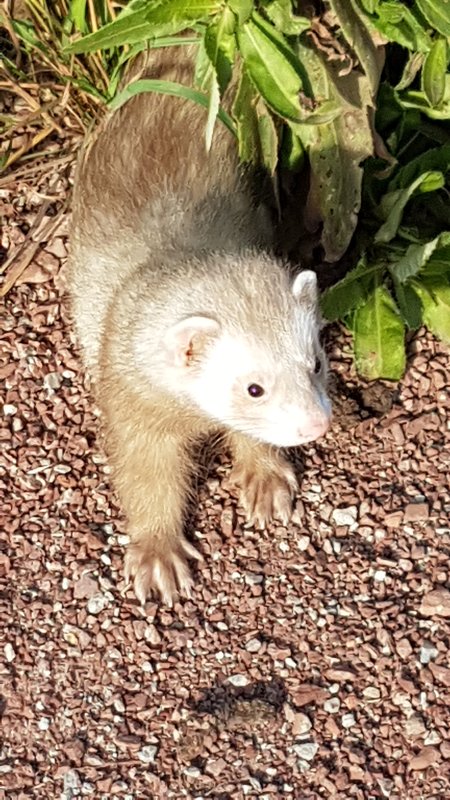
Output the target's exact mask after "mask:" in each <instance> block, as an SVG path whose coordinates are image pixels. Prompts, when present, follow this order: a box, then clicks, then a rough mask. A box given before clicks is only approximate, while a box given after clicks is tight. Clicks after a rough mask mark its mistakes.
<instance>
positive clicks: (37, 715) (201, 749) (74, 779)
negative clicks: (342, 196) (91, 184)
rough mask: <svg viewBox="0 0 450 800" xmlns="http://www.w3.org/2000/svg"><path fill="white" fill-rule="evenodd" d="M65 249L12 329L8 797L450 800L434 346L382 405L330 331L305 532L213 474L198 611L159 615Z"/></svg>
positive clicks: (6, 489)
mask: <svg viewBox="0 0 450 800" xmlns="http://www.w3.org/2000/svg"><path fill="white" fill-rule="evenodd" d="M4 194H5V193H4V192H3V195H4ZM5 202H8V203H10V204H11V208H13V206H14V202H15V201H13V199H12V198H8V197H7V198H6V201H5ZM16 211H17V208H16ZM20 213H21V214H22V217H20V215H19V217H20V218H19V217H18V216H17V213H15V212H14V213H13V212H12V211H11V216H10V227H9V228H8V231H7V233H6V234H5V235H4V241H3V246H4V248H5V250H6V252H7V253H8V250H9V249H10V248H11V247H13V246H15V242H16V241H17V240H18V239H19V240H20V235H23V233H21V227H20V225H21V221H22V222H23V219H24V218H26V217H24V216H23V214H24V213H25V212H22V211H21V212H20ZM29 213H31V212H29ZM57 237H58V238H56V239H55V240H53V241H52V242H50V243H49V244H48V246H47V248H46V249H44V250H42V251H41V253H40V256H39V259H40V263H41V272H40V273H39V271H37V270H36V268H35V266H34V267H33V266H32V267H31V268H30V270H31V271H29V272H28V277H27V273H25V276H24V277H25V279H28V280H32V281H43V282H42V283H33V284H27V283H24V284H22V285H20V286H18V287H16V288H14V289H13V290H12V291H11V293H10V294H9V296H8V298H7V300H6V304H5V312H6V313H5V317H4V321H3V322H2V330H3V348H2V357H3V361H2V362H1V366H0V376H1V379H2V380H1V385H2V392H1V394H2V397H1V409H2V429H1V438H2V445H3V446H2V453H1V470H0V476H1V492H2V512H1V513H2V516H3V520H2V521H3V525H2V526H1V530H0V584H1V586H0V615H1V620H2V627H1V632H0V716H2V732H3V743H2V745H1V749H0V798H8V800H16V799H17V800H22V798H30V797H31V798H38V799H39V800H47V799H49V798H62V800H71V798H74V797H78V796H80V797H84V796H86V797H92V798H96V799H97V798H98V799H99V800H103V799H104V800H107V798H110V797H119V798H122V799H123V800H138V798H175V799H176V800H180V798H198V800H200V798H215V799H216V800H228V799H229V800H238V798H262V800H269V798H270V800H273V798H282V797H286V798H297V799H298V800H309V798H329V797H330V798H342V800H347V798H396V799H397V798H398V800H407V799H408V798H411V800H413V798H414V799H415V798H419V797H422V798H432V797H433V798H444V797H448V796H449V793H450V780H449V778H448V775H449V774H450V769H449V761H450V723H449V713H448V707H449V689H450V660H449V644H450V619H449V617H450V576H449V559H448V555H449V548H450V527H449V509H450V492H449V479H448V474H449V468H450V463H449V449H448V444H449V437H448V422H449V417H450V411H449V397H448V386H449V385H450V370H449V360H448V354H447V353H446V352H445V351H444V349H443V347H442V346H441V345H440V344H439V343H438V342H436V341H435V340H433V339H432V338H431V337H430V336H428V335H426V334H425V333H424V332H423V331H422V332H420V333H419V335H418V336H417V337H416V338H415V339H414V340H413V341H412V342H411V343H410V346H409V350H410V360H409V369H408V373H407V375H406V377H405V379H404V380H403V381H402V383H401V384H400V385H399V387H398V389H397V390H396V391H395V392H394V391H393V389H392V388H391V387H390V388H389V389H387V388H386V387H385V386H384V385H383V386H381V385H380V386H379V385H376V386H369V387H367V386H364V385H362V384H361V382H360V381H358V380H357V379H356V378H355V376H354V374H353V371H352V368H351V360H350V356H349V345H348V340H346V339H345V337H344V336H343V335H342V334H338V333H336V332H335V331H334V332H333V331H332V332H331V334H330V354H331V360H332V366H333V370H334V374H335V378H334V381H335V384H336V387H337V388H336V390H335V393H336V396H337V399H336V408H337V412H336V415H337V419H336V423H335V425H334V428H333V430H332V431H331V432H330V434H329V435H328V436H327V437H326V439H324V440H322V441H320V442H318V443H316V445H315V446H311V447H305V448H303V450H302V454H301V456H300V457H299V459H298V461H299V466H300V465H301V468H302V472H303V479H302V493H301V497H300V499H299V500H298V502H297V507H296V512H295V514H294V519H293V522H292V524H291V525H290V526H289V527H288V528H287V529H286V528H283V527H280V526H276V525H274V526H273V527H272V528H271V529H270V530H269V531H267V532H265V533H260V532H256V531H254V530H252V529H248V528H245V526H244V525H243V519H242V515H241V513H240V511H239V509H237V508H236V502H235V499H234V496H233V495H232V494H230V493H229V491H228V485H227V475H228V466H229V465H228V462H227V460H226V458H225V457H223V458H219V459H218V460H216V461H215V462H214V464H213V465H212V467H211V469H210V471H209V476H208V478H207V480H206V482H205V484H204V485H203V486H202V487H201V488H200V500H199V505H198V509H197V512H196V517H195V519H194V521H193V530H192V536H193V538H194V539H195V540H196V542H197V544H198V547H199V549H200V550H201V551H202V553H203V555H204V556H205V562H204V564H203V565H202V566H201V568H200V569H199V571H198V572H197V577H198V584H197V589H196V591H195V594H194V598H193V600H192V601H187V602H183V603H180V604H178V605H176V606H175V608H174V609H173V610H168V609H167V608H165V607H163V606H161V607H159V606H158V605H157V604H156V603H148V605H147V608H146V613H145V614H143V613H142V612H141V610H140V609H139V607H138V605H137V603H136V601H135V599H134V597H133V595H132V593H131V592H127V593H126V594H124V582H123V578H122V555H123V548H122V544H123V541H124V539H123V534H124V528H123V524H122V522H121V521H120V517H119V514H118V508H117V505H116V502H115V500H114V497H113V495H112V493H111V489H110V486H109V474H108V468H107V466H106V464H105V460H104V457H103V455H102V454H101V443H99V441H98V424H97V417H96V413H95V408H94V407H93V405H92V401H91V398H90V396H89V391H88V388H87V387H86V385H85V383H83V378H82V375H81V371H80V365H79V361H78V357H77V353H76V348H75V347H74V344H73V339H72V336H71V334H70V332H69V326H68V315H67V310H66V306H65V302H64V300H63V298H62V291H61V288H60V281H56V284H55V281H54V279H53V278H52V277H50V278H48V277H47V274H46V273H47V271H49V272H50V273H51V274H55V272H56V269H57V266H58V264H59V261H60V259H61V258H63V256H64V252H65V237H64V236H63V235H62V232H61V230H60V231H59V232H58V234H57ZM33 269H34V273H33ZM300 462H301V464H300Z"/></svg>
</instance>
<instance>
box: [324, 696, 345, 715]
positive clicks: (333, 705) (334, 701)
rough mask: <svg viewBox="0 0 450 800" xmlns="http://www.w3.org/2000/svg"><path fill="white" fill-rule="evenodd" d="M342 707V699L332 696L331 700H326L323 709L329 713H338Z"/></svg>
mask: <svg viewBox="0 0 450 800" xmlns="http://www.w3.org/2000/svg"><path fill="white" fill-rule="evenodd" d="M340 707H341V701H340V700H339V697H330V699H329V700H325V702H324V704H323V710H324V711H326V712H327V713H328V714H337V712H338V711H339V709H340Z"/></svg>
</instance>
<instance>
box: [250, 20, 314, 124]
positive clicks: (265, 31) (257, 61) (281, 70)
mask: <svg viewBox="0 0 450 800" xmlns="http://www.w3.org/2000/svg"><path fill="white" fill-rule="evenodd" d="M237 39H238V45H239V49H240V52H241V55H242V58H243V60H244V64H245V68H246V71H247V74H248V76H249V78H250V80H251V81H252V83H253V84H254V86H255V87H256V89H257V90H258V92H259V93H260V94H261V96H262V97H263V98H264V100H265V101H266V103H267V105H268V106H269V107H270V108H272V109H273V111H275V112H276V113H277V114H279V115H280V116H281V117H284V118H285V119H294V120H299V119H300V115H301V110H300V102H299V92H300V90H301V88H302V81H301V78H300V75H299V73H298V71H297V69H295V67H294V66H293V61H295V55H294V53H293V52H292V51H291V50H290V48H289V46H288V44H287V42H286V41H285V40H284V39H283V37H282V35H281V34H280V33H278V31H276V30H275V28H274V27H273V26H272V25H270V24H269V23H266V22H265V20H263V19H262V17H260V16H259V15H257V14H254V15H253V17H252V19H251V20H249V21H248V22H246V23H245V25H243V26H242V27H241V28H239V29H238V31H237Z"/></svg>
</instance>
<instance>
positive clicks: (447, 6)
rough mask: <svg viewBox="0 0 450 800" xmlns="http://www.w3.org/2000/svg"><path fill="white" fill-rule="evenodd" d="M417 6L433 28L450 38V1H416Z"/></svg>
mask: <svg viewBox="0 0 450 800" xmlns="http://www.w3.org/2000/svg"><path fill="white" fill-rule="evenodd" d="M416 5H417V7H418V8H419V9H420V11H421V12H422V14H423V15H424V17H425V18H426V19H427V20H428V22H429V23H430V25H431V27H432V28H435V29H436V30H437V31H439V33H442V35H443V36H450V2H449V0H416Z"/></svg>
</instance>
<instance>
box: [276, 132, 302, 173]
mask: <svg viewBox="0 0 450 800" xmlns="http://www.w3.org/2000/svg"><path fill="white" fill-rule="evenodd" d="M282 136H283V139H282V145H281V153H280V157H281V163H282V165H283V167H284V168H285V169H287V170H289V172H299V171H300V170H301V169H302V168H303V166H304V163H305V149H304V147H303V145H302V142H301V139H300V137H299V136H297V134H296V133H294V131H293V130H292V128H290V127H287V126H286V127H285V128H284V129H283V132H282Z"/></svg>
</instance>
